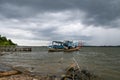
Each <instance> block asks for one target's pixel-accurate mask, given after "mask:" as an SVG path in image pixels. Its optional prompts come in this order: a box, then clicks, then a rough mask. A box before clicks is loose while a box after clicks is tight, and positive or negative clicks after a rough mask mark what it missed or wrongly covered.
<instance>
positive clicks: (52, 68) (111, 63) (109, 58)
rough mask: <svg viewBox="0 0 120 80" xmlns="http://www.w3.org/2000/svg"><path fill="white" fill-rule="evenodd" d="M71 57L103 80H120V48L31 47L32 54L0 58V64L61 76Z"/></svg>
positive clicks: (70, 61)
mask: <svg viewBox="0 0 120 80" xmlns="http://www.w3.org/2000/svg"><path fill="white" fill-rule="evenodd" d="M73 57H74V58H75V59H76V61H77V62H78V64H79V65H80V67H81V68H82V69H88V70H90V71H91V72H92V73H95V74H96V75H98V76H100V77H101V78H102V79H103V80H120V47H83V48H82V49H81V50H80V51H75V52H48V51H47V48H45V47H32V52H15V53H12V54H9V55H4V56H0V62H3V63H7V64H11V65H14V66H22V67H25V68H26V69H28V70H31V71H33V72H39V73H43V74H48V73H49V74H62V73H63V72H64V70H65V68H66V67H67V66H68V65H70V64H71V63H72V62H73Z"/></svg>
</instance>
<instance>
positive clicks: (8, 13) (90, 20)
mask: <svg viewBox="0 0 120 80" xmlns="http://www.w3.org/2000/svg"><path fill="white" fill-rule="evenodd" d="M119 5H120V1H119V0H114V1H113V0H109V1H108V0H69V1H68V0H52V1H51V0H17V1H16V0H0V30H1V31H0V34H2V35H5V36H7V37H8V38H10V39H12V40H14V41H15V42H17V43H18V44H24V42H28V43H26V45H27V44H28V45H29V44H32V45H33V43H34V42H35V44H38V43H39V40H45V41H46V40H47V41H50V40H80V39H81V40H84V41H86V43H87V44H94V45H98V44H99V45H104V44H107V45H109V44H112V45H113V44H116V45H117V44H120V43H119V42H118V41H119V40H120V38H119V37H117V36H118V35H117V34H120V27H119V26H120V14H119V12H120V7H119ZM114 31H116V32H114ZM108 33H109V34H108ZM107 35H109V36H107ZM114 35H116V36H114ZM113 37H115V40H113ZM108 39H109V40H108ZM24 40H25V41H24ZM112 40H113V42H112ZM107 41H108V42H107Z"/></svg>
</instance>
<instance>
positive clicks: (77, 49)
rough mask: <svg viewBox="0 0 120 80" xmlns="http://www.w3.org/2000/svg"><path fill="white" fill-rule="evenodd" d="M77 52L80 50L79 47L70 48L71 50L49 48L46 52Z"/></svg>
mask: <svg viewBox="0 0 120 80" xmlns="http://www.w3.org/2000/svg"><path fill="white" fill-rule="evenodd" d="M79 50H80V47H76V48H71V49H54V48H51V49H49V50H48V51H49V52H60V51H64V52H72V51H79Z"/></svg>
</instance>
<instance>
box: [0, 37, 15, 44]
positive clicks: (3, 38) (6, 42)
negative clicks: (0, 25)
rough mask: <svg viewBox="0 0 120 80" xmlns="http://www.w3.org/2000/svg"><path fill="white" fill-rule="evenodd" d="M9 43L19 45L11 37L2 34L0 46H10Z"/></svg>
mask: <svg viewBox="0 0 120 80" xmlns="http://www.w3.org/2000/svg"><path fill="white" fill-rule="evenodd" d="M9 45H17V44H15V43H13V42H12V40H11V39H7V38H6V37H5V36H1V35H0V46H9Z"/></svg>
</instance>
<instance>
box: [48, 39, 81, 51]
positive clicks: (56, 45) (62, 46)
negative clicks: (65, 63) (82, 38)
mask: <svg viewBox="0 0 120 80" xmlns="http://www.w3.org/2000/svg"><path fill="white" fill-rule="evenodd" d="M81 46H82V43H81V42H73V41H63V42H62V41H52V45H50V46H49V50H48V51H50V52H57V51H65V52H69V51H78V50H80V48H81Z"/></svg>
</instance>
